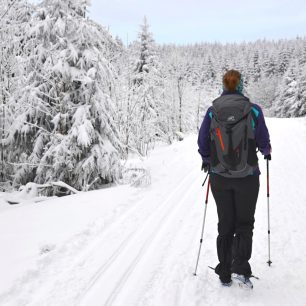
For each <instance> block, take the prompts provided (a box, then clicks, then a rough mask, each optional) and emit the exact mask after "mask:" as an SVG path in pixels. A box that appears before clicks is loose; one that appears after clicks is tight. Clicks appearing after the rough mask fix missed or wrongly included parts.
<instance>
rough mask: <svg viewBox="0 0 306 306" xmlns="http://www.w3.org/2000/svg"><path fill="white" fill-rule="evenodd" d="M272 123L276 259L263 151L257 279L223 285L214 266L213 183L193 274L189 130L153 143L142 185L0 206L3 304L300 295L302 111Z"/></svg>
mask: <svg viewBox="0 0 306 306" xmlns="http://www.w3.org/2000/svg"><path fill="white" fill-rule="evenodd" d="M267 125H268V128H269V130H270V134H271V141H272V148H273V152H272V161H271V163H270V176H271V178H270V185H271V186H270V193H271V198H270V207H271V259H272V266H271V267H268V265H267V264H266V261H267V259H268V252H267V250H268V245H267V243H268V242H267V201H266V167H265V165H266V164H265V161H264V160H263V157H262V156H261V155H260V154H258V156H259V158H260V164H261V172H262V175H261V189H260V195H259V199H258V203H257V210H256V216H255V218H256V221H255V230H254V244H253V257H252V260H251V265H252V268H253V273H254V274H255V275H257V276H258V277H259V278H260V280H254V290H243V289H240V288H238V287H236V286H233V287H231V288H223V287H221V286H220V284H219V282H218V279H217V276H216V275H215V274H214V272H213V271H212V270H210V269H208V265H211V266H215V265H216V264H217V255H216V250H215V238H216V235H217V215H216V207H215V203H214V199H213V197H212V195H211V194H210V196H209V202H208V210H207V216H206V226H205V232H204V242H203V248H202V253H201V257H200V262H199V267H198V275H197V276H194V275H193V272H194V266H195V261H196V255H197V251H198V246H199V238H200V234H201V223H202V218H203V211H204V200H205V190H204V189H203V187H202V186H201V185H202V181H203V179H204V174H203V173H201V172H200V166H201V161H200V157H199V155H198V153H197V144H196V136H190V137H187V138H186V139H185V140H184V141H182V142H179V143H175V144H173V145H171V146H165V147H162V148H158V149H156V150H155V151H154V152H153V153H152V156H151V157H150V158H149V160H148V161H147V165H148V167H150V168H151V173H152V184H151V186H149V187H147V188H138V189H135V188H132V187H127V186H120V187H114V188H110V189H105V190H99V191H93V192H89V193H86V194H79V195H74V196H69V197H65V198H61V199H52V200H49V201H46V202H43V203H39V204H27V205H22V204H21V205H20V206H15V207H5V209H2V210H0V233H1V234H0V244H1V246H2V247H1V254H0V270H1V271H4V272H5V273H1V275H0V305H5V306H6V305H7V306H9V305H16V306H17V305H18V306H22V305H37V306H38V305H39V306H42V305H52V306H53V305H56V306H61V305H73V306H74V305H75V306H76V305H80V306H95V305H97V306H107V305H114V306H115V305H116V306H137V305H139V306H193V305H199V306H200V305H296V306H298V305H305V303H306V282H305V275H306V257H305V251H306V239H305V233H306V157H305V156H306V155H305V152H306V120H305V118H303V119H276V118H269V119H267ZM16 223H18V225H16ZM42 246H43V247H42ZM43 250H45V251H43Z"/></svg>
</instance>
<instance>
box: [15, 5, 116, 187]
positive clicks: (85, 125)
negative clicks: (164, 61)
mask: <svg viewBox="0 0 306 306" xmlns="http://www.w3.org/2000/svg"><path fill="white" fill-rule="evenodd" d="M88 4H89V1H87V0H74V1H72V0H65V1H59V0H45V1H42V2H41V3H40V5H39V7H38V11H37V14H36V16H35V19H34V22H33V27H32V29H31V32H30V34H29V35H30V37H31V38H32V42H31V43H32V45H33V49H34V50H33V51H34V52H33V54H34V55H33V56H32V57H31V58H30V61H31V63H32V66H31V67H30V69H29V71H28V76H27V86H26V88H25V90H24V94H23V96H22V98H21V102H20V103H22V104H23V105H25V108H24V113H23V114H21V115H20V117H19V118H18V119H17V120H16V121H15V123H14V125H13V126H12V129H11V134H10V136H11V137H10V141H11V145H12V146H13V147H17V146H18V147H19V148H23V154H21V155H19V156H17V155H16V156H15V159H16V164H18V163H19V165H20V166H19V167H18V168H17V171H16V176H15V184H17V185H18V184H21V183H25V182H26V181H29V180H34V181H36V182H38V183H44V182H48V181H52V180H62V181H64V182H66V183H68V184H70V185H72V186H73V187H75V188H77V189H82V190H88V189H89V188H97V187H99V186H101V185H102V184H104V183H109V182H112V181H114V180H116V178H117V177H118V175H119V171H120V167H119V153H120V151H121V144H120V141H119V140H118V135H117V129H116V126H115V124H114V122H115V119H114V117H115V115H116V110H115V109H114V101H113V97H112V91H113V90H114V87H115V84H114V82H113V80H114V77H113V71H112V66H111V64H110V62H109V59H108V56H109V48H110V46H111V45H112V44H115V42H114V41H113V40H112V38H111V37H110V35H109V34H108V33H107V32H106V31H105V30H104V29H103V28H102V27H100V26H98V25H97V24H95V23H94V22H92V21H90V20H89V19H87V18H86V12H87V11H86V10H87V6H88Z"/></svg>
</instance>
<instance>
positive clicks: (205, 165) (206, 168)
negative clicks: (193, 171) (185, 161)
mask: <svg viewBox="0 0 306 306" xmlns="http://www.w3.org/2000/svg"><path fill="white" fill-rule="evenodd" d="M203 170H204V172H209V170H210V163H208V162H204V161H203V162H202V167H201V171H203Z"/></svg>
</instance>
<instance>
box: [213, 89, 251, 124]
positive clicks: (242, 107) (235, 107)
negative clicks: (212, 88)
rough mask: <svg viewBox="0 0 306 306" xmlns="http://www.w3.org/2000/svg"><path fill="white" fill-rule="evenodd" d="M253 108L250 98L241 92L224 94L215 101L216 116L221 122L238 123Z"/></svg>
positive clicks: (214, 110)
mask: <svg viewBox="0 0 306 306" xmlns="http://www.w3.org/2000/svg"><path fill="white" fill-rule="evenodd" d="M251 108H252V105H251V102H250V100H249V98H247V97H245V96H243V95H241V94H231V95H223V96H221V97H219V98H217V99H216V100H214V101H213V114H214V117H215V119H216V120H217V121H218V122H219V123H221V124H222V123H223V124H236V123H237V122H238V121H240V120H241V119H242V118H243V117H245V116H246V115H247V114H248V113H249V112H250V111H251Z"/></svg>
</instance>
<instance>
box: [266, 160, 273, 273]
mask: <svg viewBox="0 0 306 306" xmlns="http://www.w3.org/2000/svg"><path fill="white" fill-rule="evenodd" d="M269 178H270V177H269V159H267V204H268V254H269V259H268V261H267V264H268V265H269V267H270V266H271V263H272V261H271V257H270V183H269Z"/></svg>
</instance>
